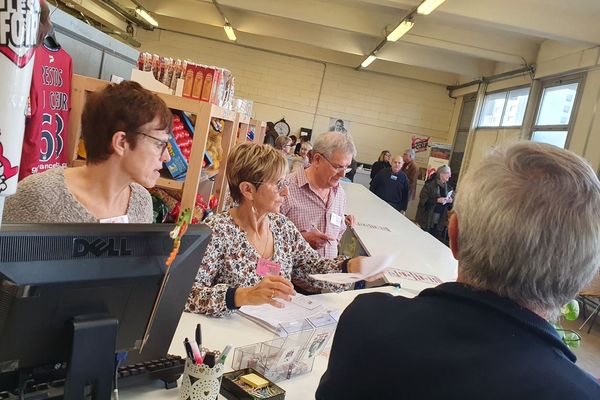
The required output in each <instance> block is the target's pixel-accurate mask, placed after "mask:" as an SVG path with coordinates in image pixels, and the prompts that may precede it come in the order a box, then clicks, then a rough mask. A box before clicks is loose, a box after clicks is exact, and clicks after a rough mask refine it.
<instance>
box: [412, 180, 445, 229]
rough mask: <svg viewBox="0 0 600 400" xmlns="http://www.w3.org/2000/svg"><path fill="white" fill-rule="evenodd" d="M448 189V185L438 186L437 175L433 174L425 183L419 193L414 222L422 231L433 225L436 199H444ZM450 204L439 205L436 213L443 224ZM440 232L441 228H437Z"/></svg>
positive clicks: (436, 204)
mask: <svg viewBox="0 0 600 400" xmlns="http://www.w3.org/2000/svg"><path fill="white" fill-rule="evenodd" d="M449 190H450V188H449V187H448V184H447V183H446V184H444V185H442V186H440V185H439V183H438V179H437V175H436V174H433V175H432V176H431V178H429V179H428V180H427V182H425V185H423V189H421V193H420V194H419V205H418V207H417V215H416V220H417V223H418V224H419V225H420V226H421V228H422V229H424V230H426V231H429V230H430V229H431V228H432V225H433V214H434V211H435V209H436V206H438V202H437V199H438V197H445V196H446V195H447V194H448V191H449ZM451 206H452V205H451V204H446V205H441V204H440V205H439V206H438V211H439V213H440V222H441V223H444V224H445V222H446V220H447V219H448V209H449V208H450V207H451ZM439 230H441V228H439Z"/></svg>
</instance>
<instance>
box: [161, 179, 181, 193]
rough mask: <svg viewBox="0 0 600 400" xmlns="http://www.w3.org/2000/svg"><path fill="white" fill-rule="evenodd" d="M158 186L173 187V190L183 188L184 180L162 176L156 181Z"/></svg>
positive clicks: (163, 187)
mask: <svg viewBox="0 0 600 400" xmlns="http://www.w3.org/2000/svg"><path fill="white" fill-rule="evenodd" d="M156 187H159V188H162V189H171V190H181V189H183V181H178V180H175V179H170V178H165V177H162V176H161V177H160V178H158V180H157V181H156Z"/></svg>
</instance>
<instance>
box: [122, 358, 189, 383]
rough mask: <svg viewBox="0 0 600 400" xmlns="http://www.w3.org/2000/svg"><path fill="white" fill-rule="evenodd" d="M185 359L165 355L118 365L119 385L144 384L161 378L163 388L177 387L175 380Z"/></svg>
mask: <svg viewBox="0 0 600 400" xmlns="http://www.w3.org/2000/svg"><path fill="white" fill-rule="evenodd" d="M184 366H185V359H183V358H181V357H180V356H172V355H167V357H165V358H160V359H156V360H151V361H146V362H143V363H137V364H130V365H125V366H123V367H119V370H118V372H119V387H128V386H133V385H140V384H144V383H146V382H149V381H154V380H159V379H160V380H162V381H163V382H164V383H165V389H171V388H174V387H177V380H178V379H179V377H180V376H181V375H182V374H183V368H184Z"/></svg>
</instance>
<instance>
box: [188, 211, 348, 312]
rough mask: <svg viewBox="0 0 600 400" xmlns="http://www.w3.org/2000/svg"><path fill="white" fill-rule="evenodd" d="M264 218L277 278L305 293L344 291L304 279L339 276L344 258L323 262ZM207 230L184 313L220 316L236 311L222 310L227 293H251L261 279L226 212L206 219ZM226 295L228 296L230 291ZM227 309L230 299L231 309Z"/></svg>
mask: <svg viewBox="0 0 600 400" xmlns="http://www.w3.org/2000/svg"><path fill="white" fill-rule="evenodd" d="M268 218H269V222H270V224H269V225H270V228H271V232H272V234H273V240H274V253H273V257H272V259H271V260H272V261H274V262H277V263H279V265H281V276H282V277H284V278H286V279H288V280H291V281H292V282H293V283H294V285H299V286H301V287H303V288H305V289H313V290H315V289H316V290H319V291H320V290H322V289H328V290H330V291H335V292H340V291H343V290H345V289H347V286H345V285H336V284H332V283H327V282H322V281H315V280H314V279H311V278H310V277H309V276H308V275H309V274H321V273H329V272H341V270H342V263H343V261H344V260H345V259H346V257H344V256H340V257H336V258H334V259H326V258H322V257H321V256H320V255H319V254H318V253H317V252H316V251H315V250H314V249H313V248H311V247H310V245H309V244H308V243H307V242H306V240H304V238H303V237H302V235H301V234H300V232H299V231H298V229H297V228H296V226H295V225H294V224H293V223H292V222H291V221H290V220H289V219H287V218H286V217H285V216H283V215H281V214H268ZM206 224H207V225H208V226H210V228H211V229H212V237H211V241H210V243H209V244H208V247H207V249H206V253H205V254H204V258H203V259H202V264H201V265H200V269H199V271H198V275H197V276H196V280H195V282H194V286H193V287H192V292H191V293H190V296H189V298H188V301H187V304H186V306H185V310H186V311H189V312H195V313H202V314H208V315H212V316H223V315H226V314H229V313H231V312H232V311H234V310H235V308H234V309H230V308H229V307H228V306H227V301H226V297H227V296H228V289H233V288H238V287H250V286H254V285H256V284H258V283H259V282H260V281H261V279H262V277H261V276H260V275H258V274H257V273H256V267H257V263H258V259H259V258H260V255H259V254H258V252H257V251H256V249H255V248H254V246H253V245H252V244H251V243H250V241H249V240H248V236H247V235H246V232H244V231H243V230H241V229H240V228H239V226H237V225H236V224H235V222H234V221H233V218H232V217H231V215H230V214H229V211H226V212H224V213H222V214H217V215H213V216H211V217H209V218H208V219H207V220H206ZM308 282H310V285H309V286H307V285H308ZM229 293H230V294H232V290H229ZM231 303H232V301H231V299H230V307H231Z"/></svg>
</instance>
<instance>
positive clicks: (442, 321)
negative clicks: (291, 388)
mask: <svg viewBox="0 0 600 400" xmlns="http://www.w3.org/2000/svg"><path fill="white" fill-rule="evenodd" d="M480 165H481V166H480V167H478V168H476V169H474V170H473V171H471V170H469V172H468V173H467V176H465V177H464V178H463V180H462V182H461V190H460V192H459V193H458V195H457V198H456V206H455V213H454V214H453V215H452V217H451V220H450V226H449V234H450V248H451V250H452V253H453V254H454V257H455V258H456V259H457V260H458V278H457V282H452V283H444V284H442V285H440V286H438V287H436V288H432V289H427V290H424V291H422V292H421V293H420V294H419V295H418V296H417V297H415V298H412V299H409V298H405V297H402V296H392V295H390V294H384V293H372V294H365V295H361V296H358V297H357V298H356V299H355V300H354V301H353V302H352V303H351V304H350V305H349V306H348V307H347V308H346V310H345V311H344V312H343V314H342V316H341V318H340V320H339V323H338V326H337V329H336V331H335V336H334V340H333V346H332V349H331V356H330V357H329V365H328V368H327V371H326V372H325V374H324V375H323V377H322V378H321V382H320V385H319V387H318V389H317V392H316V398H317V399H318V400H327V399H346V400H354V399H394V398H398V396H399V393H401V395H402V398H406V399H420V400H432V399H462V400H479V399H511V400H530V399H534V398H535V399H557V400H558V399H578V400H593V399H600V384H599V383H598V381H597V380H596V379H595V378H593V377H592V376H590V375H589V374H588V373H586V372H585V371H583V370H581V369H580V368H579V367H578V366H577V365H575V361H576V357H575V355H574V354H573V353H572V352H571V350H569V348H568V347H567V346H566V345H565V343H563V341H562V340H561V336H560V335H559V334H558V333H557V331H556V330H555V329H554V327H553V326H552V325H551V324H550V323H549V322H548V321H553V320H555V319H556V318H557V317H558V316H559V315H560V308H561V307H562V306H563V305H564V304H566V303H567V302H569V301H570V300H571V299H573V298H574V297H575V296H577V293H578V292H580V291H581V289H582V288H584V287H585V286H586V285H587V283H588V282H590V281H591V280H592V279H593V277H594V276H596V275H597V273H598V266H599V265H600V252H599V251H598V249H600V212H599V210H600V182H599V181H598V178H597V177H596V174H595V172H594V171H593V170H592V168H591V167H590V166H589V165H588V163H587V162H586V161H585V160H583V159H582V158H580V157H579V156H577V155H575V154H573V153H571V152H569V151H567V150H563V149H559V148H558V147H555V146H551V145H547V144H541V143H532V142H519V143H516V144H512V145H509V146H507V147H503V148H499V149H495V150H492V153H491V154H489V155H488V156H487V157H486V158H485V159H484V160H483V161H482V162H481V164H480ZM549 187H552V188H560V190H548V188H549ZM542 205H543V206H542ZM575 244H576V245H575ZM365 327H368V329H365ZM415 340H416V341H417V342H418V343H419V344H420V345H419V346H415ZM374 343H387V345H384V346H374ZM357 349H368V351H362V352H361V353H360V364H361V365H362V366H363V367H362V368H358V367H357V364H356V360H357V358H356V357H357ZM399 388H401V389H399Z"/></svg>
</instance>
